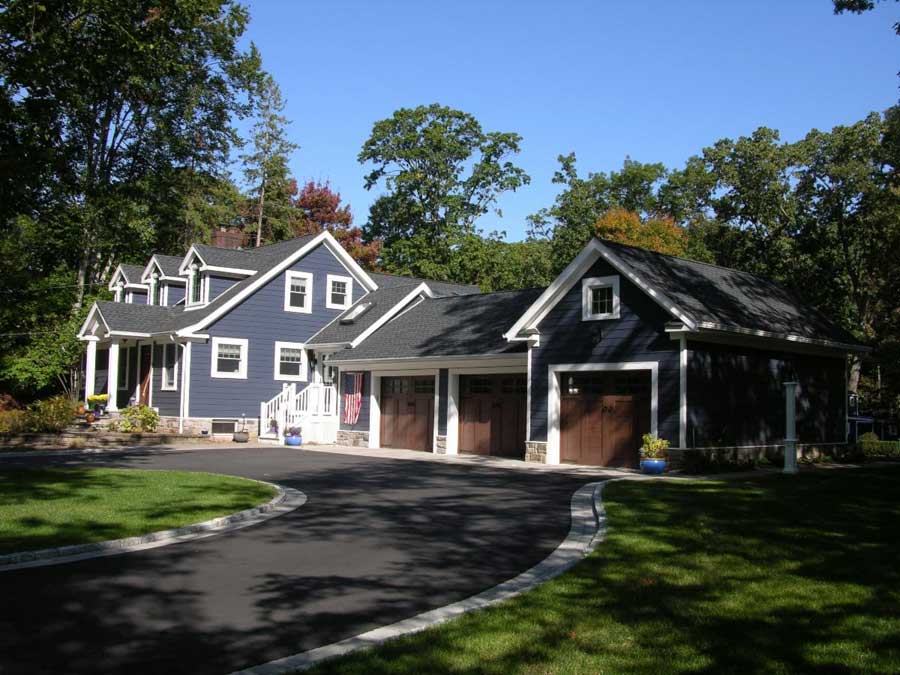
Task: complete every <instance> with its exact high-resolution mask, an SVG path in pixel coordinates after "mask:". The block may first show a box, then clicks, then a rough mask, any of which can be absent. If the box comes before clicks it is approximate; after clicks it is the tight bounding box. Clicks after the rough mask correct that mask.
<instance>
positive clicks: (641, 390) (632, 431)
mask: <svg viewBox="0 0 900 675" xmlns="http://www.w3.org/2000/svg"><path fill="white" fill-rule="evenodd" d="M559 378H560V402H559V403H560V411H559V412H560V415H559V425H560V447H559V451H560V457H559V458H560V461H561V462H563V463H569V464H587V465H593V466H619V467H637V466H638V464H639V461H640V456H639V448H640V446H641V436H642V435H643V434H645V433H647V432H649V431H650V402H651V398H650V397H651V372H650V371H649V370H630V371H621V372H603V371H599V372H562V373H560V374H559Z"/></svg>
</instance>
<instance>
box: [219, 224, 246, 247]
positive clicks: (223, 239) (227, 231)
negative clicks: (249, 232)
mask: <svg viewBox="0 0 900 675" xmlns="http://www.w3.org/2000/svg"><path fill="white" fill-rule="evenodd" d="M211 243H212V245H213V246H216V247H218V248H241V247H242V246H243V245H244V233H243V232H241V230H240V228H237V227H219V228H216V229H215V230H214V231H213V235H212V242H211Z"/></svg>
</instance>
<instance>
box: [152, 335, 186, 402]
mask: <svg viewBox="0 0 900 675" xmlns="http://www.w3.org/2000/svg"><path fill="white" fill-rule="evenodd" d="M180 352H181V347H178V352H176V354H178V359H179V360H180V359H181V354H180ZM162 366H163V346H162V345H154V346H153V375H152V377H151V381H150V386H151V387H152V388H153V407H154V408H157V409H158V410H159V414H160V415H167V416H173V415H174V416H178V415H179V413H180V412H181V410H180V409H181V392H180V391H179V388H180V387H181V382H180V380H181V373H179V377H178V378H177V380H176V385H175V386H176V389H175V391H163V388H162Z"/></svg>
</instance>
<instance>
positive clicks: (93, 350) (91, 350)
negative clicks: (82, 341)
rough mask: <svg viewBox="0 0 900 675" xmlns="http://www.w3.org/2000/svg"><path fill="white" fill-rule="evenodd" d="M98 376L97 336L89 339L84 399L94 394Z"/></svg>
mask: <svg viewBox="0 0 900 675" xmlns="http://www.w3.org/2000/svg"><path fill="white" fill-rule="evenodd" d="M96 377H97V338H93V339H90V338H89V339H88V345H87V354H86V355H85V360H84V400H85V401H87V399H88V396H93V395H94V380H95V379H96Z"/></svg>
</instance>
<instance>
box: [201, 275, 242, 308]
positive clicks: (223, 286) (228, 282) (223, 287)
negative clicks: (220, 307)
mask: <svg viewBox="0 0 900 675" xmlns="http://www.w3.org/2000/svg"><path fill="white" fill-rule="evenodd" d="M206 276H207V278H208V279H209V281H208V283H209V301H210V302H212V301H213V300H215V299H216V298H217V297H219V296H220V295H222V293H224V292H225V291H227V290H228V289H229V288H231V287H232V286H234V285H235V284H236V283H237V282H238V281H240V279H230V278H228V277H217V276H215V275H213V274H208V275H206Z"/></svg>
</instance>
